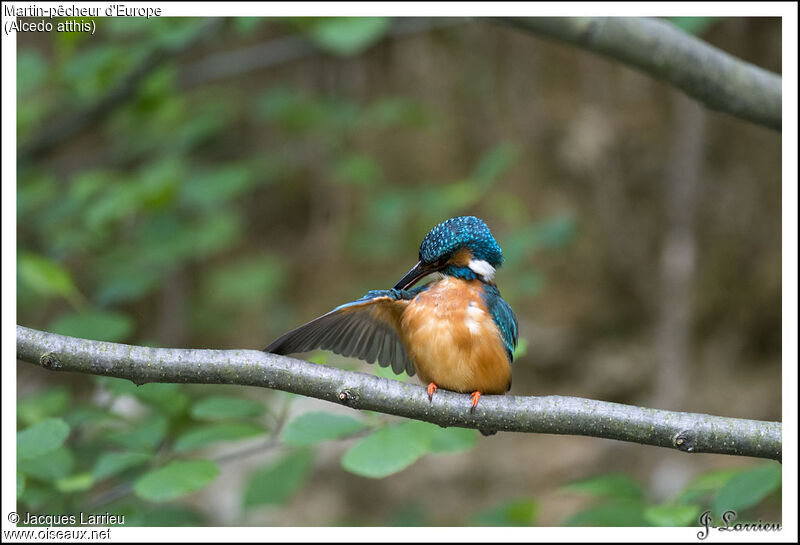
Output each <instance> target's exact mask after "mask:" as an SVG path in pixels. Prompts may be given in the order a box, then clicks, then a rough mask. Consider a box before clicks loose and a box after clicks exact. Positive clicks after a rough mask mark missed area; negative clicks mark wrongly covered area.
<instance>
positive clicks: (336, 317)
mask: <svg viewBox="0 0 800 545" xmlns="http://www.w3.org/2000/svg"><path fill="white" fill-rule="evenodd" d="M426 287H427V286H423V287H422V288H418V289H414V290H396V289H393V290H375V291H370V292H369V293H367V294H366V295H365V296H364V297H362V298H361V299H358V300H357V301H353V302H351V303H346V304H344V305H341V306H339V307H337V308H335V309H333V310H332V311H330V312H329V313H327V314H324V315H322V316H320V317H319V318H317V319H316V320H312V321H310V322H308V323H307V324H305V325H302V326H300V327H298V328H297V329H293V330H292V331H290V332H288V333H286V334H285V335H283V336H282V337H280V338H279V339H277V340H276V341H275V342H273V343H272V344H270V345H269V346H268V347H266V348H265V349H264V351H265V352H272V353H274V354H294V353H296V352H308V351H309V350H314V349H317V348H322V349H324V350H332V351H333V352H336V353H337V354H341V355H342V356H348V357H352V358H358V359H362V360H365V361H367V362H369V363H375V361H377V362H378V364H379V365H380V366H381V367H388V366H390V365H391V367H392V371H394V372H395V373H397V374H400V373H402V372H403V371H405V372H406V373H408V374H409V375H411V376H413V375H414V372H415V371H414V364H413V363H411V360H409V358H408V354H407V353H406V349H405V347H404V346H403V342H402V341H401V339H400V334H399V324H400V315H401V314H402V313H403V310H404V309H405V307H406V305H408V302H409V301H410V300H411V299H413V298H414V297H415V296H416V295H417V294H418V293H419V292H420V291H422V289H425V288H426Z"/></svg>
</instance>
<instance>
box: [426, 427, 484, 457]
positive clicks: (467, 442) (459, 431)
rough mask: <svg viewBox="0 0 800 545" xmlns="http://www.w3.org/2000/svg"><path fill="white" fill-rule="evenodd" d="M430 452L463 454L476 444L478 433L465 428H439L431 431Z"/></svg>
mask: <svg viewBox="0 0 800 545" xmlns="http://www.w3.org/2000/svg"><path fill="white" fill-rule="evenodd" d="M431 435H432V439H431V447H430V451H431V452H436V453H445V452H447V453H449V452H464V451H467V450H470V449H472V448H473V447H474V446H475V444H476V443H477V442H478V431H477V430H468V429H466V428H440V427H439V426H436V428H435V429H434V430H432V434H431Z"/></svg>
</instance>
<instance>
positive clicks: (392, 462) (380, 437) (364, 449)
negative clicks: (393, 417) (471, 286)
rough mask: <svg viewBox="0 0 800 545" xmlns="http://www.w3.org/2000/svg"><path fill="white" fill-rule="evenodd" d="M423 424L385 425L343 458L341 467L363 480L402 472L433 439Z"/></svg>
mask: <svg viewBox="0 0 800 545" xmlns="http://www.w3.org/2000/svg"><path fill="white" fill-rule="evenodd" d="M420 424H422V425H423V426H424V424H425V423H423V422H416V421H411V422H404V423H402V424H399V425H395V426H387V427H385V428H381V429H379V430H378V431H376V432H374V433H372V434H370V435H368V436H367V437H365V438H364V439H362V440H361V441H359V442H358V443H356V444H355V445H353V447H352V448H351V449H350V450H348V451H347V452H346V453H345V455H344V456H343V457H342V466H343V467H344V468H345V469H346V470H347V471H350V472H351V473H355V474H356V475H361V476H362V477H371V478H381V477H386V476H388V475H391V474H393V473H397V472H398V471H401V470H403V469H405V468H407V467H408V466H410V465H411V464H413V463H414V462H416V461H417V459H419V457H420V456H422V455H424V454H425V453H426V452H428V449H429V447H430V445H431V441H432V437H431V435H432V434H431V433H430V429H429V428H425V427H423V426H420Z"/></svg>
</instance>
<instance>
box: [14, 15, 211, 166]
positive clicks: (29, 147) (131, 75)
mask: <svg viewBox="0 0 800 545" xmlns="http://www.w3.org/2000/svg"><path fill="white" fill-rule="evenodd" d="M223 22H224V19H223V18H221V17H218V18H214V19H209V20H208V22H206V23H205V24H204V25H202V26H201V27H200V28H199V29H198V30H197V32H196V33H195V34H194V36H192V37H191V38H190V39H188V40H186V41H185V42H182V43H181V44H179V45H177V46H166V45H165V46H161V47H156V48H155V49H153V50H152V51H150V53H148V54H147V55H146V56H145V57H144V59H142V60H141V62H139V64H137V65H136V66H134V67H133V68H132V69H131V71H130V72H128V74H126V75H125V76H124V77H123V78H122V79H121V80H120V82H119V83H118V84H117V85H116V86H115V87H113V88H112V89H111V90H110V91H109V92H108V93H107V94H106V95H104V96H103V97H101V98H100V99H98V100H97V101H96V102H93V103H92V104H90V105H89V106H87V107H86V108H84V109H81V110H78V111H75V112H71V113H68V114H66V115H64V116H63V117H61V118H59V119H56V120H55V121H53V122H52V123H48V124H47V125H46V126H45V127H43V128H42V130H40V131H39V132H38V133H37V134H35V135H34V136H33V137H32V138H31V139H30V140H29V141H28V142H27V143H25V144H24V145H22V146H20V151H19V161H20V163H25V162H29V161H33V160H36V159H39V158H40V157H42V156H44V155H46V154H47V153H49V152H50V151H52V150H53V149H54V148H56V147H58V146H59V145H61V144H63V143H64V142H67V141H70V140H72V139H73V138H76V137H78V136H80V135H81V134H83V133H84V132H86V131H88V130H90V129H92V128H93V127H95V126H96V125H97V124H98V123H100V122H101V121H102V120H103V119H105V118H106V117H107V116H108V114H110V113H111V112H113V111H114V110H115V109H117V108H118V107H119V106H122V105H123V104H125V103H126V102H127V101H129V100H130V99H131V98H133V96H134V94H135V93H136V90H137V89H138V88H139V85H140V84H141V83H142V81H144V79H145V78H147V76H149V75H150V74H152V73H153V71H154V70H156V69H157V68H158V67H160V66H161V65H162V64H164V62H166V61H168V60H170V59H173V58H175V57H178V56H180V55H181V54H183V53H185V52H186V51H188V50H190V49H192V48H193V47H194V46H195V45H197V43H198V42H200V41H201V40H203V39H207V38H209V37H213V36H214V34H215V33H216V31H217V30H218V29H219V27H220V26H222V24H223Z"/></svg>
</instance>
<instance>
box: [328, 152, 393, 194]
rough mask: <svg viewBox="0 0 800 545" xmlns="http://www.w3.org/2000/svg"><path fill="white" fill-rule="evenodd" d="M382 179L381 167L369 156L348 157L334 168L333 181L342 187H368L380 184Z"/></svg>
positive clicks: (343, 158) (354, 155) (352, 155)
mask: <svg viewBox="0 0 800 545" xmlns="http://www.w3.org/2000/svg"><path fill="white" fill-rule="evenodd" d="M381 178H382V173H381V166H380V165H379V164H378V162H377V161H376V160H375V159H373V158H372V157H370V156H368V155H363V154H351V155H347V156H345V157H342V158H341V159H339V161H337V162H336V164H335V165H334V166H333V181H334V182H335V183H337V184H340V185H345V186H354V187H367V186H370V185H374V184H376V183H379V182H380V181H381Z"/></svg>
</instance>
